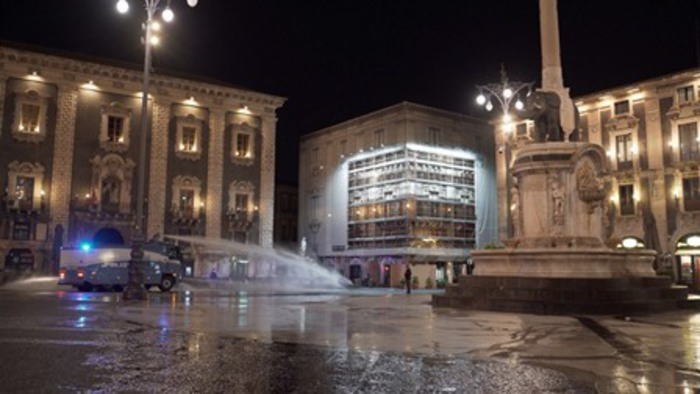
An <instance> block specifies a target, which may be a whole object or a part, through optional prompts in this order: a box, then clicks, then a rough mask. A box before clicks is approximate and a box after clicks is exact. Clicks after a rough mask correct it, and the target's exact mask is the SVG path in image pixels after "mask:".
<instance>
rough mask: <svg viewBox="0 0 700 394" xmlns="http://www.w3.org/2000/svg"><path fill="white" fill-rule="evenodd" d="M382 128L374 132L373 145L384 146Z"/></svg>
mask: <svg viewBox="0 0 700 394" xmlns="http://www.w3.org/2000/svg"><path fill="white" fill-rule="evenodd" d="M384 134H385V133H384V130H376V131H375V132H374V146H376V147H377V148H383V147H384V142H385V141H384Z"/></svg>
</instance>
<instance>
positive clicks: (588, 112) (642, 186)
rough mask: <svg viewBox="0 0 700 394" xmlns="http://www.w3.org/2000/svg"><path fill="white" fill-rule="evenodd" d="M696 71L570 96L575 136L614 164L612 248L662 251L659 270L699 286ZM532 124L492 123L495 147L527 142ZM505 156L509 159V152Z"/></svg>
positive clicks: (506, 222)
mask: <svg viewBox="0 0 700 394" xmlns="http://www.w3.org/2000/svg"><path fill="white" fill-rule="evenodd" d="M699 88H700V69H693V70H687V71H682V72H678V73H674V74H670V75H665V76H662V77H658V78H654V79H650V80H646V81H640V82H637V83H633V84H630V85H627V86H621V87H617V88H614V89H609V90H605V91H601V92H597V93H593V94H589V95H586V96H583V97H577V98H574V102H575V104H576V106H577V108H578V111H579V114H580V125H579V128H578V130H576V131H575V133H578V136H579V137H580V139H581V140H583V141H588V142H593V143H597V144H600V145H601V146H602V147H603V148H604V149H605V150H606V151H607V154H608V158H609V160H610V164H611V169H612V177H611V184H612V198H611V200H610V201H609V206H608V207H607V212H609V215H608V216H609V218H610V220H614V221H615V232H614V233H613V234H610V237H609V239H608V242H609V244H610V245H611V246H613V247H616V246H617V247H621V248H623V247H624V248H649V249H655V250H657V251H658V253H659V259H658V261H657V271H659V272H663V273H666V274H668V275H673V276H674V278H675V279H676V280H677V282H678V283H683V284H688V285H690V286H692V287H695V288H698V287H700V170H699V167H700V134H699V133H698V122H699V121H700V100H699V95H700V91H699ZM533 127H534V125H533V124H532V122H530V121H520V122H518V124H517V125H516V127H514V128H512V129H513V132H506V131H507V130H505V128H502V127H501V125H498V126H497V133H496V143H497V149H498V152H501V153H502V152H506V151H510V150H513V151H517V150H518V149H520V148H522V147H523V146H525V145H527V144H529V143H530V141H531V140H532V138H531V133H532V132H533ZM506 157H507V155H505V154H498V155H497V160H496V163H497V180H498V199H499V204H498V206H499V211H498V213H499V214H498V217H499V235H500V238H501V239H506V238H509V237H510V236H512V234H509V232H510V231H512V226H511V225H510V224H511V220H512V218H511V215H510V214H511V212H510V209H509V204H508V202H507V200H506V199H507V198H508V197H507V193H506V189H507V187H506V180H507V177H508V171H507V167H506ZM508 157H514V155H510V156H508Z"/></svg>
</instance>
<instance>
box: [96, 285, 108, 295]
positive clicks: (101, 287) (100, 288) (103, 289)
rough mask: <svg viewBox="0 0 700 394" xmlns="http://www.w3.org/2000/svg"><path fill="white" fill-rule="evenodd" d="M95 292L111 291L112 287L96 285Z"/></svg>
mask: <svg viewBox="0 0 700 394" xmlns="http://www.w3.org/2000/svg"><path fill="white" fill-rule="evenodd" d="M97 291H99V292H101V293H105V292H109V291H112V286H109V285H98V286H97Z"/></svg>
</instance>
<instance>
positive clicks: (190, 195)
mask: <svg viewBox="0 0 700 394" xmlns="http://www.w3.org/2000/svg"><path fill="white" fill-rule="evenodd" d="M180 212H182V213H184V214H185V216H187V217H192V216H193V215H194V190H193V189H180Z"/></svg>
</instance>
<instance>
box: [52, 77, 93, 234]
mask: <svg viewBox="0 0 700 394" xmlns="http://www.w3.org/2000/svg"><path fill="white" fill-rule="evenodd" d="M57 107H58V108H57V112H56V132H55V142H54V152H53V171H52V173H51V191H50V193H51V196H50V198H49V209H50V212H51V219H52V220H51V231H53V228H55V227H56V226H57V225H59V224H60V225H62V226H63V228H64V229H66V234H68V231H69V230H70V229H69V228H68V221H69V215H70V200H71V182H72V177H73V144H74V141H73V140H74V138H75V115H76V111H77V109H78V89H76V88H75V87H73V86H59V87H58V105H57ZM85 165H88V163H85Z"/></svg>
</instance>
